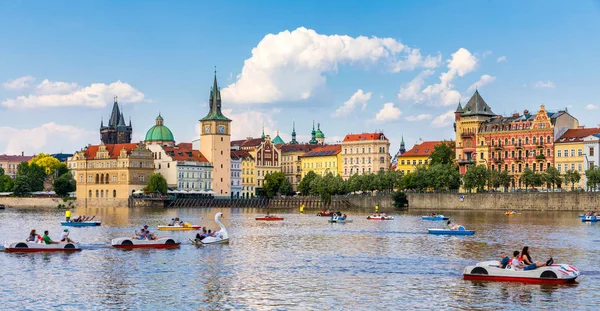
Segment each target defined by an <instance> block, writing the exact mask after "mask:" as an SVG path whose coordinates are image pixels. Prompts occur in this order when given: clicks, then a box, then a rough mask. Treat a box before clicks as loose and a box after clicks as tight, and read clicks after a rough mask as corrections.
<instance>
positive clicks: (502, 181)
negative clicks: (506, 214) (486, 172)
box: [498, 171, 512, 192]
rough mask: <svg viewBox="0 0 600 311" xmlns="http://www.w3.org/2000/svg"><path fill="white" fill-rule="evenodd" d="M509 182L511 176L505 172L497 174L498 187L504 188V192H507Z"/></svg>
mask: <svg viewBox="0 0 600 311" xmlns="http://www.w3.org/2000/svg"><path fill="white" fill-rule="evenodd" d="M511 181H512V176H510V175H509V174H508V172H507V171H502V172H500V173H499V174H498V184H499V187H503V188H504V192H507V191H508V187H510V182H511Z"/></svg>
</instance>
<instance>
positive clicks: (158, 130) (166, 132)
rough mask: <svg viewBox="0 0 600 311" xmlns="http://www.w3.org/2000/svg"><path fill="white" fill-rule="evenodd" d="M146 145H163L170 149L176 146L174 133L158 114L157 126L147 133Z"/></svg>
mask: <svg viewBox="0 0 600 311" xmlns="http://www.w3.org/2000/svg"><path fill="white" fill-rule="evenodd" d="M144 143H145V144H146V145H161V146H170V147H173V146H174V145H175V139H174V138H173V133H172V132H171V130H170V129H169V128H168V127H166V126H165V125H164V119H163V117H162V116H161V115H160V113H159V114H158V117H156V125H154V126H153V127H151V128H150V129H149V130H148V132H146V139H145V140H144Z"/></svg>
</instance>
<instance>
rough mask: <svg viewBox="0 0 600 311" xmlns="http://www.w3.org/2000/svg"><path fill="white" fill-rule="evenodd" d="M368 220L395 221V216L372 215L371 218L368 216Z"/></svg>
mask: <svg viewBox="0 0 600 311" xmlns="http://www.w3.org/2000/svg"><path fill="white" fill-rule="evenodd" d="M367 220H394V217H393V216H377V215H370V216H367Z"/></svg>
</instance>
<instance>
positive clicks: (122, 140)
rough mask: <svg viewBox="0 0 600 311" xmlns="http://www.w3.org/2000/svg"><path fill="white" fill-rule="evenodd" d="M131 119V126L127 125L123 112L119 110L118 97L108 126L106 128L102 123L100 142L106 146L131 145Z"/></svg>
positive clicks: (101, 122) (102, 122)
mask: <svg viewBox="0 0 600 311" xmlns="http://www.w3.org/2000/svg"><path fill="white" fill-rule="evenodd" d="M132 132H133V128H132V127H131V119H130V120H129V125H126V124H125V118H124V117H123V112H121V111H120V110H119V104H118V103H117V96H115V102H114V104H113V109H112V113H111V114H110V119H109V120H108V125H106V126H104V121H100V141H101V142H102V143H104V144H106V145H109V144H129V143H131V133H132Z"/></svg>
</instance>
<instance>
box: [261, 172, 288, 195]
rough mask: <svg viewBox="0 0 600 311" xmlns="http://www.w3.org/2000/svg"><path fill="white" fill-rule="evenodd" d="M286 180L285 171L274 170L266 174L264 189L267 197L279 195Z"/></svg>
mask: <svg viewBox="0 0 600 311" xmlns="http://www.w3.org/2000/svg"><path fill="white" fill-rule="evenodd" d="M284 180H286V178H285V174H284V173H283V172H274V173H270V174H267V175H266V176H265V183H264V185H263V190H265V194H266V196H267V198H269V199H270V198H272V197H274V196H276V195H277V193H278V192H279V188H280V187H281V184H282V183H283V181H284Z"/></svg>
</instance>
